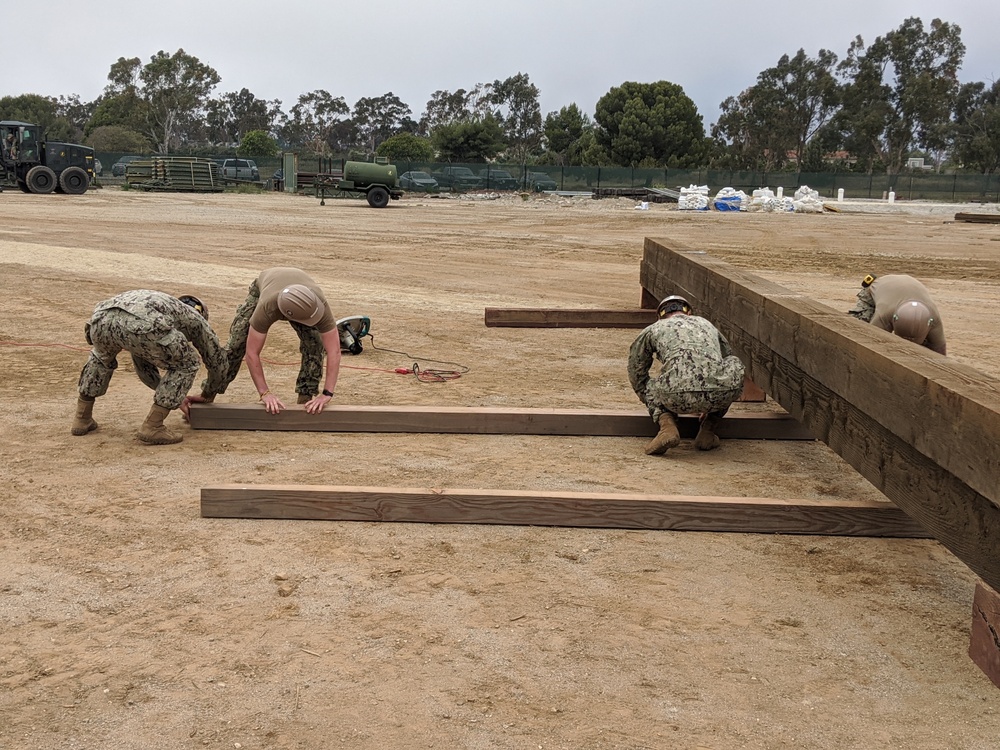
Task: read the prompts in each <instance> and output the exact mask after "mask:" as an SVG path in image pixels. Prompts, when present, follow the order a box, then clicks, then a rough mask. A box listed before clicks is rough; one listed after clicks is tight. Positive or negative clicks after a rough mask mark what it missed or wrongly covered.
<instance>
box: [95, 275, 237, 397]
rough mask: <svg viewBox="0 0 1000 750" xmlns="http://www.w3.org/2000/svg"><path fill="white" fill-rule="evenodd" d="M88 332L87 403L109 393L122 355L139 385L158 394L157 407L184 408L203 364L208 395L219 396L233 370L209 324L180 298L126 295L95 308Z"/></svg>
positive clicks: (137, 292)
mask: <svg viewBox="0 0 1000 750" xmlns="http://www.w3.org/2000/svg"><path fill="white" fill-rule="evenodd" d="M85 332H86V335H87V341H88V342H89V343H90V344H91V345H92V346H93V349H92V350H91V352H90V359H88V360H87V363H86V364H85V365H84V366H83V371H82V372H81V373H80V384H79V390H80V395H81V396H83V397H87V398H90V399H93V398H96V397H98V396H103V395H104V394H105V393H107V391H108V385H109V384H110V382H111V376H112V375H114V371H115V369H116V368H117V367H118V353H119V352H121V351H122V350H125V351H128V352H130V353H131V354H132V359H133V362H135V363H136V374H138V375H139V378H140V380H142V382H143V383H145V384H146V385H148V386H149V387H150V388H153V389H154V390H155V391H156V393H155V395H154V396H153V402H154V403H155V404H156V405H158V406H162V407H164V408H166V409H176V408H177V407H179V406H180V405H181V402H182V401H183V400H184V397H185V396H186V395H187V393H188V390H190V388H191V384H192V383H193V382H194V378H195V375H197V374H198V369H199V368H200V367H201V362H202V359H204V361H205V366H206V367H207V368H208V379H207V380H206V381H205V383H206V387H205V389H204V393H205V395H214V394H216V393H220V392H221V388H222V384H223V381H224V378H225V375H226V370H227V368H228V366H229V359H228V357H227V356H226V351H225V349H223V348H222V346H221V345H220V344H219V340H218V339H217V338H216V336H215V333H214V332H213V331H212V329H211V328H210V327H209V325H208V321H207V320H205V319H204V318H203V317H202V316H201V315H200V314H199V313H197V312H195V310H194V309H193V308H191V307H188V306H187V305H185V304H184V303H183V302H181V301H180V300H179V299H177V298H176V297H171V296H170V295H169V294H164V293H163V292H154V291H150V290H148V289H136V290H134V291H130V292H123V293H122V294H119V295H118V296H116V297H112V298H111V299H108V300H105V301H104V302H101V303H100V304H98V305H97V307H95V308H94V314H93V316H92V317H91V318H90V322H89V323H87V325H86V326H85ZM199 354H200V355H201V358H199V356H198V355H199ZM160 370H163V371H164V372H163V376H162V377H161V376H160Z"/></svg>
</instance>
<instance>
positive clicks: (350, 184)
mask: <svg viewBox="0 0 1000 750" xmlns="http://www.w3.org/2000/svg"><path fill="white" fill-rule="evenodd" d="M313 187H314V188H315V190H316V197H318V198H319V199H320V202H319V204H320V205H321V206H323V205H326V197H327V196H329V197H331V198H338V197H339V198H359V197H364V198H366V199H367V200H368V205H369V206H371V207H372V208H385V207H386V206H388V205H389V199H390V198H391V199H392V200H394V201H398V200H399V199H400V198H402V197H403V195H404V193H403V191H402V190H401V189H400V187H399V175H398V174H397V173H396V166H395V165H394V164H382V163H372V162H367V161H345V162H344V174H343V177H341V178H331V179H321V178H320V177H319V176H317V177H316V178H315V180H314V182H313Z"/></svg>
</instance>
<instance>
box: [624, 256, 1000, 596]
mask: <svg viewBox="0 0 1000 750" xmlns="http://www.w3.org/2000/svg"><path fill="white" fill-rule="evenodd" d="M640 284H641V286H642V288H643V299H644V300H646V299H650V300H652V299H660V298H662V297H664V296H666V295H668V294H676V293H679V294H683V295H685V296H686V297H687V298H688V299H689V300H691V302H692V304H694V305H695V306H696V307H697V308H698V310H699V313H700V314H702V315H704V316H705V317H707V318H709V319H710V320H711V321H712V322H713V323H714V324H715V325H716V326H717V327H719V329H720V330H722V332H723V333H724V334H725V335H726V337H727V338H728V339H729V342H730V344H731V345H732V347H733V349H734V351H735V352H736V353H737V354H738V355H739V356H740V358H741V359H742V360H743V362H744V364H745V365H747V367H748V370H749V375H750V377H751V378H752V380H753V381H754V382H756V383H758V384H760V385H761V386H762V387H763V388H764V390H765V391H767V393H768V394H769V395H770V396H771V397H772V398H774V399H775V400H776V401H778V403H780V404H781V406H783V407H784V408H785V409H786V410H788V412H789V413H790V414H791V415H792V416H793V417H795V418H796V419H798V420H799V421H801V422H802V424H803V425H804V426H805V427H806V428H807V429H809V430H810V431H811V432H812V433H813V435H814V436H815V437H816V438H818V439H819V440H822V441H823V442H825V443H826V444H827V445H829V446H830V447H831V448H832V449H833V450H834V451H835V452H836V453H838V454H839V455H840V456H841V457H842V458H844V460H845V461H847V462H848V463H849V464H850V465H851V466H853V467H854V468H855V469H857V471H858V472H860V473H861V475H862V476H864V477H865V478H866V479H868V480H869V481H870V482H871V483H872V484H873V485H875V487H877V488H878V489H879V490H881V491H882V492H883V493H884V494H885V495H886V496H887V497H888V498H889V499H890V500H892V501H893V502H894V503H896V504H897V505H898V506H899V507H900V508H902V509H903V510H905V511H906V512H907V513H908V514H909V515H910V516H912V517H913V518H914V519H916V520H917V521H918V522H920V524H921V525H922V526H923V527H924V528H925V529H927V531H929V532H930V533H931V534H932V535H933V536H934V537H935V538H936V539H938V540H939V541H940V542H941V543H942V544H944V545H945V546H946V547H947V548H948V549H949V550H951V551H952V552H953V553H954V554H955V556H956V557H958V558H959V559H960V560H962V561H963V562H964V563H965V564H966V565H968V566H969V567H970V568H971V569H972V570H973V571H975V572H976V573H977V574H978V575H979V576H981V577H982V578H983V580H984V581H985V582H986V583H988V584H989V585H990V586H992V587H993V588H995V589H996V588H1000V552H998V551H1000V483H998V482H997V477H998V475H1000V381H998V380H996V379H995V378H991V377H989V376H987V375H985V374H983V373H980V372H978V371H976V370H974V369H972V368H970V367H966V366H964V365H961V364H959V363H957V362H955V361H954V360H951V359H948V358H946V357H942V356H940V355H938V354H935V353H933V352H931V351H930V350H928V349H925V348H922V347H917V346H914V345H912V344H910V343H908V342H906V341H904V340H902V339H900V338H897V337H895V336H892V335H891V334H889V333H886V332H884V331H881V330H879V329H877V328H875V327H874V326H870V325H866V324H864V323H861V322H860V321H857V320H855V319H854V318H852V317H850V316H848V315H846V314H844V313H841V312H838V311H836V310H833V309H832V308H829V307H827V306H825V305H822V304H819V303H818V302H815V301H812V300H810V299H808V298H806V297H804V296H802V295H799V294H794V293H792V292H790V291H789V290H787V289H785V288H783V287H781V286H778V285H777V284H774V283H772V282H770V281H768V280H766V279H763V278H761V277H759V276H756V275H754V274H751V273H749V272H747V271H743V270H741V269H738V268H735V267H733V266H730V265H729V264H727V263H724V262H722V261H719V260H716V259H713V258H711V257H709V256H707V255H706V254H705V253H703V252H698V251H695V250H692V249H690V248H686V247H683V246H681V245H679V244H678V243H675V242H671V241H668V240H654V239H648V238H647V239H646V241H645V245H644V251H643V259H642V263H641V266H640Z"/></svg>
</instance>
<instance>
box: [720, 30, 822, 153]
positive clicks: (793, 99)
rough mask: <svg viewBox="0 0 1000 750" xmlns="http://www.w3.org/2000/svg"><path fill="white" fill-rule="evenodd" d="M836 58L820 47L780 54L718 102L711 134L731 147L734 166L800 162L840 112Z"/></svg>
mask: <svg viewBox="0 0 1000 750" xmlns="http://www.w3.org/2000/svg"><path fill="white" fill-rule="evenodd" d="M836 65H837V56H836V55H835V54H834V53H832V52H830V51H828V50H823V49H821V50H820V51H819V54H818V55H817V56H816V57H815V58H812V57H809V56H808V55H807V54H806V53H805V50H802V49H800V50H799V51H798V52H797V53H796V54H795V56H794V57H789V56H788V55H782V57H781V58H780V59H779V60H778V64H777V65H775V66H774V67H772V68H768V69H766V70H764V71H762V72H761V73H760V74H759V75H758V76H757V82H756V83H755V84H754V85H753V86H751V87H750V88H748V89H746V90H745V91H743V92H741V93H740V94H739V95H738V96H736V97H732V96H731V97H729V98H727V99H726V100H725V101H724V102H722V104H721V105H720V109H721V110H722V114H721V115H720V117H719V119H718V121H717V122H716V123H715V125H713V126H712V135H713V137H714V138H716V140H718V141H722V142H723V143H725V144H726V145H727V148H728V150H729V151H730V155H731V157H732V159H731V160H732V162H733V166H737V167H740V168H755V169H763V170H765V171H771V170H775V169H781V168H782V167H783V166H784V165H785V164H786V163H787V162H788V161H789V159H790V158H794V160H795V161H796V162H797V163H799V164H801V163H802V161H803V160H804V158H805V155H806V150H807V148H808V146H809V144H810V143H811V142H812V140H813V139H814V138H815V137H816V135H817V133H819V132H820V131H821V130H822V129H823V128H825V127H826V126H827V124H829V123H830V121H831V120H832V118H833V116H834V115H835V114H836V112H837V108H838V102H839V98H840V85H839V84H838V82H837V79H836V77H835V75H834V71H835V68H836Z"/></svg>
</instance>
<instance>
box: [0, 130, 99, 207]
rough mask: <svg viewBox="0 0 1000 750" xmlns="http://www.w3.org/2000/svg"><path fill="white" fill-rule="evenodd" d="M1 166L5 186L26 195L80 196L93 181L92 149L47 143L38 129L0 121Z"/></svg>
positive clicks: (74, 145)
mask: <svg viewBox="0 0 1000 750" xmlns="http://www.w3.org/2000/svg"><path fill="white" fill-rule="evenodd" d="M0 164H2V165H3V171H4V182H6V183H8V184H15V183H16V184H17V186H18V187H19V188H21V190H23V191H24V192H25V193H51V192H52V191H53V190H55V191H57V192H60V193H68V194H70V195H82V194H83V193H86V192H87V188H89V187H90V182H91V180H93V179H94V149H92V148H90V147H89V146H80V145H78V144H76V143H59V142H57V141H46V140H45V138H44V135H43V133H42V129H41V128H40V127H39V126H37V125H33V124H31V123H28V122H20V121H18V120H0Z"/></svg>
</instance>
